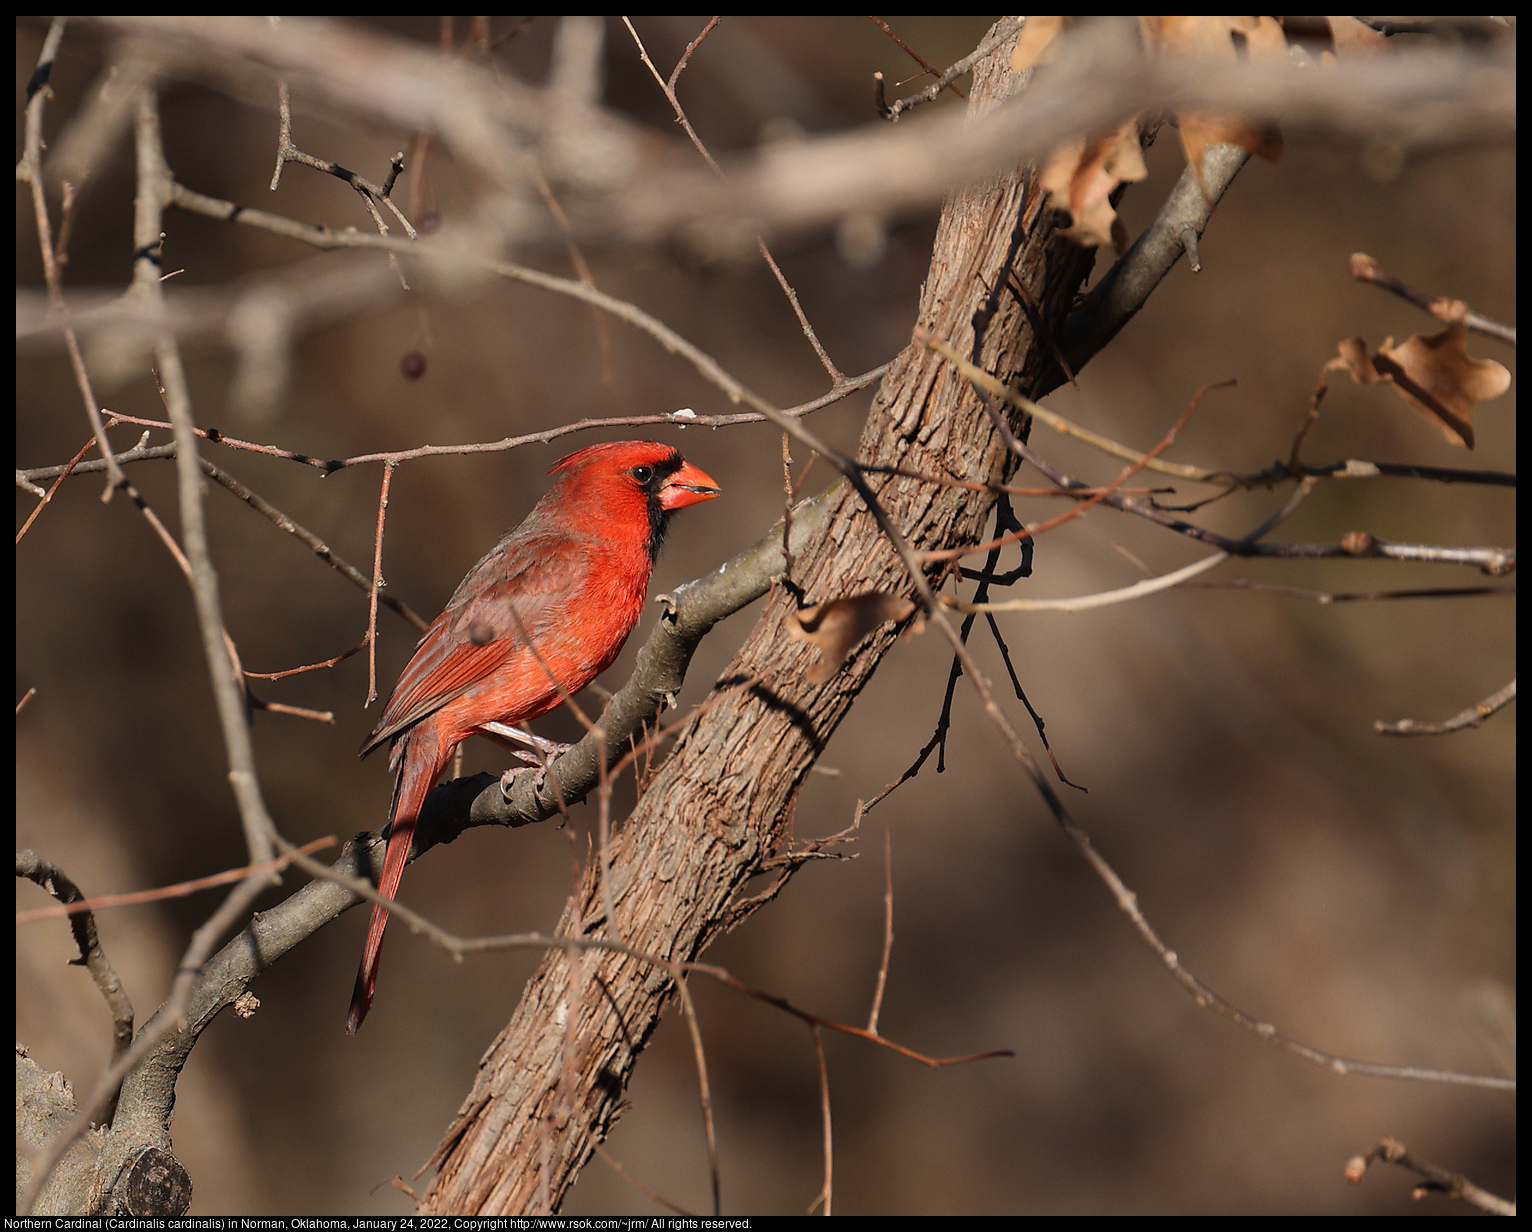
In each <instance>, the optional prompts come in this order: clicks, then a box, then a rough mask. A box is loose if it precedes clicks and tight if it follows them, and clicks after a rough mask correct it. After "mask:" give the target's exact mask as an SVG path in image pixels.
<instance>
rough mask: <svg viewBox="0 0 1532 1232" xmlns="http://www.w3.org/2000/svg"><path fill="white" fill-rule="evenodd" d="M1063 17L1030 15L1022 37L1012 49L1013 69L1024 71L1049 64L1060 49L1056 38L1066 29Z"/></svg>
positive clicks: (1023, 28)
mask: <svg viewBox="0 0 1532 1232" xmlns="http://www.w3.org/2000/svg"><path fill="white" fill-rule="evenodd" d="M1064 22H1065V18H1063V17H1028V18H1027V24H1026V25H1024V26H1022V28H1021V37H1020V38H1018V39H1017V40H1016V46H1015V47H1013V48H1012V49H1011V70H1012V71H1013V72H1017V73H1024V72H1026V71H1027V70H1028V69H1029V68H1032V67H1033V66H1035V65H1038V64H1047V63H1048V61H1049V60H1051V59H1053V53H1054V52H1055V51H1057V50H1058V48H1057V47H1056V46H1055V43H1054V40H1055V39H1057V38H1058V36H1059V35H1060V34H1061V33H1062V32H1063V30H1064Z"/></svg>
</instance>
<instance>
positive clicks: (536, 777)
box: [500, 752, 548, 800]
mask: <svg viewBox="0 0 1532 1232" xmlns="http://www.w3.org/2000/svg"><path fill="white" fill-rule="evenodd" d="M516 756H517V757H520V758H522V759H523V760H525V761H526V762H527V765H525V766H512V767H511V768H510V769H509V770H507V771H506V772H505V773H504V774H502V775H501V776H500V794H501V795H502V796H504V797H505V798H506V799H507V800H509V799H510V798H511V788H513V787H514V786H515V785H516V779H517V776H519V775H523V774H530V775H532V790H533V791H534V792H537V791H541V790H542V789H543V780H544V779H545V778H547V775H548V767H547V766H545V765H544V764H543V763H542V761H540V760H539V759H538V757H537V755H536V754H535V753H522V752H518V753H517V754H516Z"/></svg>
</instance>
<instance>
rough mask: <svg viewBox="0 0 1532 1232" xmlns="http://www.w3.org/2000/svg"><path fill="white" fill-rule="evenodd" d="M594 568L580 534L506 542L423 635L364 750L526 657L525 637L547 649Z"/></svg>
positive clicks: (471, 575)
mask: <svg viewBox="0 0 1532 1232" xmlns="http://www.w3.org/2000/svg"><path fill="white" fill-rule="evenodd" d="M590 572H591V560H590V556H589V553H588V552H587V551H586V545H585V544H584V543H582V542H581V541H580V540H578V539H574V538H571V537H569V536H565V535H558V534H547V533H544V534H538V535H529V536H519V537H517V536H513V537H509V538H507V539H505V540H502V541H501V542H500V543H499V544H498V545H496V547H495V548H494V550H493V551H491V552H490V553H489V554H488V555H487V556H485V557H484V559H483V560H481V561H480V562H479V563H478V564H477V565H475V566H474V568H473V569H472V570H471V571H470V572H469V574H468V576H467V577H465V578H464V579H463V582H462V585H460V586H459V587H458V589H457V593H456V594H454V595H453V596H452V602H451V603H450V604H449V605H448V607H447V609H446V610H445V611H443V612H442V614H441V615H440V616H438V617H437V618H436V620H435V621H434V622H433V623H432V625H431V627H430V628H429V629H428V630H427V631H426V635H425V636H424V637H423V638H421V639H420V644H419V645H418V646H417V647H416V648H415V654H414V657H412V658H411V659H410V661H409V664H408V665H407V666H406V667H405V669H404V671H403V673H401V674H400V676H399V683H398V684H397V685H395V686H394V693H393V696H392V697H391V698H390V699H389V702H388V706H387V708H386V709H385V710H384V711H383V717H382V718H381V719H380V720H379V721H378V726H377V728H376V729H375V730H374V731H373V733H372V735H371V736H369V737H368V738H367V742H366V744H364V745H363V746H362V755H363V756H364V757H365V756H366V755H367V754H368V753H370V752H371V751H372V750H373V749H375V748H377V747H378V746H379V745H381V744H384V743H385V742H387V741H388V740H391V739H392V738H393V737H395V736H397V735H398V734H399V733H400V732H402V731H404V730H405V729H407V728H409V727H412V726H414V725H415V724H416V723H418V722H420V720H421V719H423V718H425V717H426V715H428V714H430V713H432V712H433V711H435V710H439V709H441V707H443V706H445V705H446V704H447V703H448V702H450V701H452V700H453V699H454V698H457V697H461V696H462V695H463V694H464V693H465V692H466V691H467V690H469V689H470V688H472V687H473V686H474V685H475V684H477V683H479V682H480V681H482V680H484V679H486V678H487V677H489V676H490V675H491V674H493V673H494V672H496V671H497V670H498V669H500V668H501V667H503V666H504V665H505V664H506V663H507V662H509V661H510V660H511V658H512V657H513V656H523V655H526V654H527V649H526V639H527V638H530V639H531V641H532V644H533V646H535V647H537V648H538V650H539V653H540V654H543V653H546V652H545V651H543V649H542V647H543V645H544V643H545V642H548V641H549V640H550V639H551V637H552V636H553V633H554V631H555V630H556V629H557V628H558V626H559V624H560V623H561V622H560V619H559V618H560V616H561V614H563V615H564V617H565V618H566V619H567V616H568V612H569V610H570V609H571V607H573V606H574V602H573V601H574V600H575V598H576V596H577V595H578V594H579V593H580V592H581V590H583V589H584V586H585V583H586V581H587V579H588V578H589V575H590ZM512 613H514V615H513V614H512ZM501 717H505V716H501Z"/></svg>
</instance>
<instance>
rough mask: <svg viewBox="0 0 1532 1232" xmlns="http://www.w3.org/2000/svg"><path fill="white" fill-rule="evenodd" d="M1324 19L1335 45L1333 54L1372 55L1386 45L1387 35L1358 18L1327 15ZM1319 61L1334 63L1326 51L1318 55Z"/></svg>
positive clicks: (1343, 55) (1344, 55)
mask: <svg viewBox="0 0 1532 1232" xmlns="http://www.w3.org/2000/svg"><path fill="white" fill-rule="evenodd" d="M1326 20H1327V21H1328V22H1329V23H1330V39H1331V42H1333V43H1334V45H1335V52H1334V55H1335V56H1340V57H1343V58H1344V57H1346V56H1366V55H1372V54H1373V53H1374V52H1378V51H1382V50H1383V48H1385V47H1387V46H1388V36H1387V35H1385V34H1383V33H1382V32H1381V31H1378V30H1374V29H1373V28H1372V27H1371V26H1369V25H1368V24H1367V23H1366V22H1364V21H1362V20H1360V19H1359V18H1356V17H1328V18H1326ZM1319 62H1320V63H1321V64H1326V65H1329V64H1333V63H1334V59H1333V58H1332V56H1331V55H1330V54H1328V53H1326V54H1321V55H1320V57H1319Z"/></svg>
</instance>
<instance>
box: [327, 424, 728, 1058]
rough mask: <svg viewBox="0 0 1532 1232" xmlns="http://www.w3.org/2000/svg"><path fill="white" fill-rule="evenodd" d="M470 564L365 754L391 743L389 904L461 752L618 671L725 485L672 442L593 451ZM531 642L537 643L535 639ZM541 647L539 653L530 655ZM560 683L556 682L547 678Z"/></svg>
mask: <svg viewBox="0 0 1532 1232" xmlns="http://www.w3.org/2000/svg"><path fill="white" fill-rule="evenodd" d="M548 473H549V474H550V475H554V476H557V478H556V479H555V481H554V484H553V487H552V488H551V489H550V490H549V491H548V493H547V494H546V495H545V496H544V497H543V498H542V500H540V501H538V502H537V505H536V507H535V508H534V509H533V510H532V512H531V513H529V514H528V515H527V517H526V520H525V521H524V522H522V524H521V525H520V526H518V527H516V528H515V529H514V530H511V531H507V532H506V533H505V535H504V536H503V537H502V538H501V540H500V542H499V543H497V544H496V545H495V546H494V548H493V549H492V550H491V551H490V553H489V554H488V555H487V556H485V557H484V559H483V560H481V561H480V562H479V563H478V564H477V565H475V566H474V567H473V569H472V570H470V571H469V574H468V576H467V577H465V578H464V579H463V580H462V582H461V583H460V584H459V586H458V588H457V591H456V593H454V594H453V596H452V600H451V602H449V603H448V604H447V608H446V610H445V611H444V612H442V614H441V615H440V616H438V617H437V618H436V620H435V622H434V623H433V624H432V625H431V627H430V628H429V629H428V630H426V635H425V636H424V637H423V638H421V639H420V645H419V646H417V647H416V648H415V655H414V657H413V658H412V659H411V660H410V661H409V665H408V666H407V667H406V668H405V669H404V672H403V674H402V675H400V677H399V683H398V684H397V685H395V686H394V694H393V697H391V698H390V699H389V702H388V708H387V709H386V710H385V711H384V712H383V717H382V719H380V720H379V722H378V726H377V728H376V729H374V731H373V733H372V735H370V736H369V737H367V741H366V743H365V744H363V745H362V753H361V755H362V756H363V757H366V756H367V754H368V753H370V752H372V750H373V749H375V748H377V747H378V746H379V745H381V744H383V743H385V742H387V741H392V742H393V749H392V752H391V754H390V757H389V764H390V766H391V767H392V769H393V771H394V799H393V803H392V805H391V806H390V808H389V819H390V822H391V825H390V829H389V833H388V849H387V851H386V852H385V853H384V856H383V875H382V877H381V878H380V879H379V882H378V891H379V893H381V894H382V895H383V896H384V897H386V898H392V897H393V896H394V892H395V891H396V890H397V889H398V888H399V878H400V876H401V875H402V874H403V872H404V863H405V859H406V858H407V857H408V855H409V851H410V840H411V838H412V837H413V836H414V833H415V822H416V820H417V819H418V818H419V816H420V809H421V806H422V805H423V804H425V800H426V797H427V796H428V795H429V794H430V792H431V789H432V788H433V787H434V786H436V780H437V779H438V778H439V777H440V776H441V773H442V771H443V770H445V769H446V767H447V763H448V761H450V760H451V758H452V754H453V751H454V750H455V749H456V748H457V746H458V745H459V744H461V743H462V742H463V741H464V740H466V739H468V737H469V736H472V735H475V734H490V733H485V732H484V731H483V729H484V727H485V725H487V724H507V725H508V724H514V723H522V722H525V721H526V720H528V719H535V718H537V717H538V715H541V714H546V713H547V712H548V711H550V710H552V709H553V708H554V707H555V706H557V705H558V704H559V702H560V700H561V699H562V695H561V693H560V686H562V689H563V692H564V693H567V694H569V695H571V696H572V695H573V694H575V693H578V692H579V691H580V690H581V689H583V688H584V687H585V686H586V685H588V684H589V683H590V682H591V681H592V680H594V679H595V678H596V677H597V676H598V675H600V674H601V673H602V672H603V671H605V670H606V669H607V668H608V667H610V666H611V664H612V660H614V659H615V658H616V657H617V655H618V652H619V651H621V650H622V644H623V643H624V642H625V641H627V640H628V634H629V633H630V632H631V631H632V629H633V626H634V625H635V624H636V623H637V622H638V617H639V613H640V612H641V611H642V610H643V605H644V592H645V591H646V590H647V589H648V586H649V574H650V571H651V570H652V569H653V568H654V561H655V557H657V556H658V555H659V551H660V544H661V542H662V541H663V540H664V538H665V526H666V523H667V522H668V521H669V520H670V515H671V514H672V513H673V512H674V511H675V510H677V509H681V508H684V507H685V506H687V505H695V504H697V503H698V502H699V501H705V500H712V499H713V497H715V496H717V495H718V485H717V484H716V483H714V482H713V480H712V479H711V478H710V477H709V476H708V475H707V474H706V473H705V472H703V471H702V470H700V469H699V468H697V467H695V466H693V465H692V464H691V463H690V462H688V461H686V459H685V458H683V457H682V456H681V455H680V453H679V452H678V451H677V450H675V449H673V448H672V447H671V446H669V445H661V444H658V443H657V442H654V441H615V442H613V443H611V444H606V445H591V446H590V447H589V448H587V449H581V450H579V451H578V452H576V453H572V454H570V455H569V456H568V457H567V458H564V459H562V460H561V461H560V462H559V463H558V464H557V465H556V466H554V468H553V469H552V470H551V471H549V472H548ZM529 641H530V646H529V645H528V642H529ZM534 651H535V653H534ZM550 673H551V676H552V677H557V681H558V683H557V684H555V683H554V680H553V679H552V678H551V677H550ZM387 924H388V911H387V909H386V908H384V907H382V906H379V905H376V904H375V905H374V906H373V909H372V922H371V924H370V925H369V927H368V929H367V947H366V949H365V950H363V951H362V965H361V969H360V970H359V971H358V972H357V974H356V989H355V991H354V992H353V993H352V994H351V1013H350V1015H349V1016H348V1018H347V1019H346V1030H347V1032H348V1033H350V1034H355V1032H356V1029H357V1028H358V1027H360V1026H361V1025H362V1019H364V1018H366V1017H367V1011H368V1009H369V1008H370V1007H371V1005H372V994H373V989H374V988H375V987H376V986H377V982H378V953H379V951H380V949H381V948H382V945H383V929H384V928H385V926H386V925H387Z"/></svg>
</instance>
